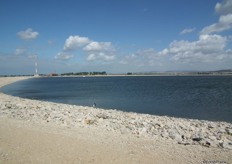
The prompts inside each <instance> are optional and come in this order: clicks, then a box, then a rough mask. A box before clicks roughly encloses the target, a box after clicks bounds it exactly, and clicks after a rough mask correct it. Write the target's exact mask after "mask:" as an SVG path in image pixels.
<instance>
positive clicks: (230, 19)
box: [201, 14, 232, 34]
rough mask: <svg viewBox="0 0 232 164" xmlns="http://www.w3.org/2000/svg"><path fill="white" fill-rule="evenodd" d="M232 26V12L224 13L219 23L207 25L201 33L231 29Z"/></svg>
mask: <svg viewBox="0 0 232 164" xmlns="http://www.w3.org/2000/svg"><path fill="white" fill-rule="evenodd" d="M231 28H232V14H228V15H222V16H220V18H219V21H218V22H217V23H214V24H212V25H210V26H206V27H205V28H203V29H202V31H201V34H211V33H217V32H222V31H225V30H229V29H231Z"/></svg>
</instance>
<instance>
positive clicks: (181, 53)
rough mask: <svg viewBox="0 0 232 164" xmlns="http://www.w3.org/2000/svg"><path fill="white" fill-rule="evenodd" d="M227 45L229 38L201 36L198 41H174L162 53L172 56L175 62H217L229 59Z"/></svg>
mask: <svg viewBox="0 0 232 164" xmlns="http://www.w3.org/2000/svg"><path fill="white" fill-rule="evenodd" d="M226 43H227V38H226V37H223V36H220V35H215V34H214V35H200V37H199V40H198V41H193V42H189V41H185V40H181V41H173V42H172V43H171V44H170V45H169V48H167V49H164V50H163V51H161V52H162V53H164V54H165V55H170V56H172V57H171V58H172V60H173V61H175V62H182V63H194V62H201V63H205V62H216V61H218V60H222V59H225V58H226V57H228V54H227V53H226V51H225V50H224V48H225V47H226Z"/></svg>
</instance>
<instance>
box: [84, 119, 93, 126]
mask: <svg viewBox="0 0 232 164" xmlns="http://www.w3.org/2000/svg"><path fill="white" fill-rule="evenodd" d="M84 123H85V124H88V125H90V124H93V123H94V120H90V119H85V120H84Z"/></svg>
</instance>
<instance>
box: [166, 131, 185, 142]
mask: <svg viewBox="0 0 232 164" xmlns="http://www.w3.org/2000/svg"><path fill="white" fill-rule="evenodd" d="M169 137H170V138H171V139H173V140H176V141H178V142H180V141H182V136H181V135H180V134H179V133H178V132H177V131H175V130H171V131H170V132H169Z"/></svg>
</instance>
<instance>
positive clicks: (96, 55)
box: [87, 52, 115, 62]
mask: <svg viewBox="0 0 232 164" xmlns="http://www.w3.org/2000/svg"><path fill="white" fill-rule="evenodd" d="M114 59H115V55H107V54H105V53H103V52H100V53H94V54H89V55H88V57H87V61H97V60H100V61H106V62H107V61H112V60H114Z"/></svg>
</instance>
